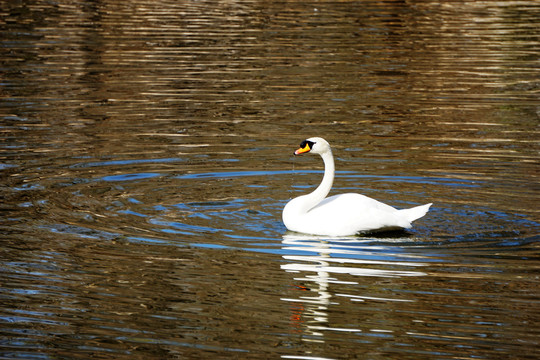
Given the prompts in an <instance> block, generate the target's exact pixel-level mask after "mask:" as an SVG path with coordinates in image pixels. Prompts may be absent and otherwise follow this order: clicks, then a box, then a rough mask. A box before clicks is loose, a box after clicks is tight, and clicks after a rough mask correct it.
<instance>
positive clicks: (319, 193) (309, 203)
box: [304, 150, 335, 211]
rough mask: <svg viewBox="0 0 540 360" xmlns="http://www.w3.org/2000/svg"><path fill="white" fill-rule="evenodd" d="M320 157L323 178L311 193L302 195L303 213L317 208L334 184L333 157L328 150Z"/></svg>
mask: <svg viewBox="0 0 540 360" xmlns="http://www.w3.org/2000/svg"><path fill="white" fill-rule="evenodd" d="M321 157H322V159H323V161H324V176H323V179H322V181H321V184H320V185H319V186H318V187H317V188H316V189H315V190H313V192H312V193H310V194H307V195H304V196H305V198H304V201H305V205H306V209H305V211H309V210H311V209H312V208H314V207H315V206H317V205H318V204H319V203H320V202H321V201H323V200H324V198H325V197H326V195H328V193H329V192H330V189H332V184H333V183H334V171H335V167H334V157H333V156H332V152H331V151H330V150H328V151H327V152H325V153H323V154H321Z"/></svg>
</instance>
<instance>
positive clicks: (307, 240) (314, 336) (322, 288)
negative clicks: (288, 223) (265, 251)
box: [281, 233, 427, 342]
mask: <svg viewBox="0 0 540 360" xmlns="http://www.w3.org/2000/svg"><path fill="white" fill-rule="evenodd" d="M378 240H381V243H382V242H384V243H385V244H388V242H392V243H399V242H410V241H411V238H410V237H400V238H385V239H381V238H378ZM373 242H374V239H373V238H361V237H356V236H350V237H336V238H332V237H328V236H313V235H304V234H298V233H286V234H285V235H283V240H282V249H283V250H284V253H285V254H288V255H283V259H285V260H286V261H287V263H286V264H283V265H281V269H283V270H285V271H286V272H290V273H295V274H298V275H296V276H295V277H294V280H295V282H297V283H296V284H295V287H296V288H297V289H298V290H301V291H302V294H301V295H300V296H298V298H282V299H281V300H283V301H287V302H290V304H291V305H290V306H291V312H292V314H291V326H292V327H294V330H295V331H296V332H298V333H299V334H300V335H301V338H302V340H303V341H311V342H324V332H325V331H334V332H336V331H337V332H362V331H363V330H362V329H361V328H358V327H354V326H351V327H334V326H332V321H331V319H329V316H328V310H329V308H330V307H332V306H339V305H340V302H342V301H351V302H364V301H383V302H386V303H391V302H411V301H414V300H410V299H403V298H393V297H392V295H390V296H385V297H377V296H370V294H358V293H354V294H353V293H349V294H345V293H339V292H335V291H332V290H331V287H332V285H334V286H335V287H336V288H341V289H354V290H355V291H356V290H358V291H361V289H363V288H364V287H361V286H355V285H360V284H362V279H360V278H358V279H355V278H354V277H356V276H362V277H379V278H380V277H384V278H401V277H412V276H425V275H427V274H426V273H424V272H422V271H417V270H414V268H419V267H422V266H425V265H426V264H424V263H422V262H421V261H420V259H421V257H418V256H413V255H410V254H409V255H406V254H403V253H399V254H396V253H392V252H391V249H397V248H394V247H390V246H388V245H384V246H383V245H374V244H373ZM368 244H369V247H368V246H367V245H368ZM404 258H407V259H409V258H410V260H411V261H403V259H404ZM400 267H404V268H407V269H411V268H413V270H399V268H400ZM351 276H352V277H351ZM340 277H341V279H340ZM302 284H303V285H302ZM349 291H350V290H349ZM383 291H384V290H383ZM356 325H359V324H356ZM364 331H365V330H364ZM370 331H372V332H385V331H386V330H384V329H370Z"/></svg>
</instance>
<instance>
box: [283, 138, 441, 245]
mask: <svg viewBox="0 0 540 360" xmlns="http://www.w3.org/2000/svg"><path fill="white" fill-rule="evenodd" d="M307 152H311V153H314V154H319V155H320V156H321V157H322V159H323V161H324V177H323V180H322V182H321V184H320V185H319V187H317V189H315V190H314V191H313V192H312V193H310V194H307V195H302V196H299V197H297V198H294V199H292V200H291V201H289V202H288V203H287V205H285V208H284V209H283V223H284V224H285V226H286V227H287V229H289V230H291V231H296V232H300V233H306V234H313V235H330V236H347V235H354V234H357V233H360V232H367V231H381V230H395V229H406V228H410V227H411V226H412V224H411V223H412V222H413V221H414V220H416V219H419V218H421V217H422V216H424V215H425V214H426V213H427V211H428V210H429V207H430V206H431V205H432V204H426V205H421V206H416V207H413V208H410V209H404V210H398V209H395V208H393V207H391V206H390V205H386V204H384V203H382V202H380V201H377V200H375V199H371V198H369V197H367V196H364V195H361V194H354V193H347V194H340V195H335V196H331V197H328V198H327V197H326V195H328V193H329V192H330V189H331V188H332V184H333V182H334V171H335V169H334V158H333V156H332V150H331V149H330V145H329V144H328V142H327V141H326V140H324V139H323V138H320V137H314V138H309V139H307V140H304V141H303V142H302V144H301V145H300V148H299V149H298V150H296V151H295V153H294V154H295V155H299V154H303V153H307Z"/></svg>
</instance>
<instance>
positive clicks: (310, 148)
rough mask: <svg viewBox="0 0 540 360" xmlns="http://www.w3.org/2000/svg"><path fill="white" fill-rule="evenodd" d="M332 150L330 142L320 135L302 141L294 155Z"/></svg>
mask: <svg viewBox="0 0 540 360" xmlns="http://www.w3.org/2000/svg"><path fill="white" fill-rule="evenodd" d="M328 151H330V144H328V142H327V141H326V140H324V139H323V138H320V137H312V138H309V139H306V140H304V141H302V143H301V144H300V148H299V149H298V150H296V151H295V152H294V155H300V154H305V153H308V152H311V153H313V154H319V155H320V154H323V153H325V152H328Z"/></svg>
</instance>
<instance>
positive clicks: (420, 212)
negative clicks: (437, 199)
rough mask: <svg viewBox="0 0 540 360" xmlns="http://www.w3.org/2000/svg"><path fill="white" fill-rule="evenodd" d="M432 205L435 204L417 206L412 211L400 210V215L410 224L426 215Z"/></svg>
mask: <svg viewBox="0 0 540 360" xmlns="http://www.w3.org/2000/svg"><path fill="white" fill-rule="evenodd" d="M431 205H433V204H432V203H429V204H425V205H420V206H415V207H413V208H410V209H403V210H399V213H400V214H401V215H403V216H405V218H406V219H407V220H408V221H409V222H413V221H414V220H417V219H420V218H421V217H422V216H424V215H426V213H427V212H428V210H429V207H430V206H431Z"/></svg>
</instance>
